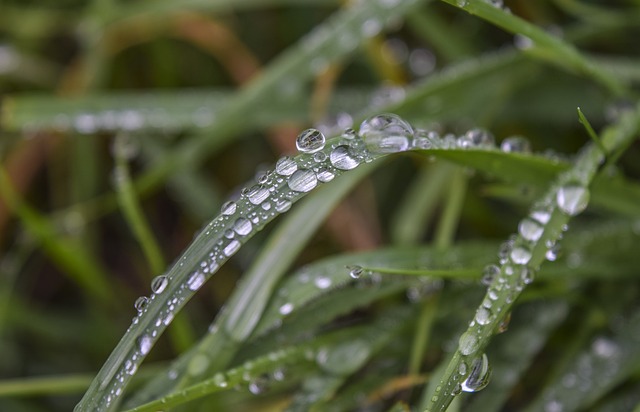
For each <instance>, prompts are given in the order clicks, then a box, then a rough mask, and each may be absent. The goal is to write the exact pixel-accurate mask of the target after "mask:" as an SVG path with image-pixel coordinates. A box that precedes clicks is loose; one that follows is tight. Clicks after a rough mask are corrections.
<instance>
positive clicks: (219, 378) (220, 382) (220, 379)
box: [213, 373, 229, 388]
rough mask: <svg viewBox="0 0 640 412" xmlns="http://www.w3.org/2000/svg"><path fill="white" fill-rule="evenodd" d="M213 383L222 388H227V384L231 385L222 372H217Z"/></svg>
mask: <svg viewBox="0 0 640 412" xmlns="http://www.w3.org/2000/svg"><path fill="white" fill-rule="evenodd" d="M213 383H214V384H215V385H216V386H218V387H220V388H226V387H227V385H229V383H228V382H227V380H226V379H225V377H224V375H223V374H222V373H216V374H215V375H213Z"/></svg>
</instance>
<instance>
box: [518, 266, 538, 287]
mask: <svg viewBox="0 0 640 412" xmlns="http://www.w3.org/2000/svg"><path fill="white" fill-rule="evenodd" d="M534 276H535V275H534V272H533V270H531V269H529V268H527V267H524V268H522V272H520V279H521V280H522V283H524V284H525V285H530V284H531V283H532V282H533V279H534Z"/></svg>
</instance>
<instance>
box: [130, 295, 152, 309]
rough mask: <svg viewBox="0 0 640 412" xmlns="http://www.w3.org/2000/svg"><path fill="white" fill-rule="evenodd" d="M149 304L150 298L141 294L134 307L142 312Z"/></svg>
mask: <svg viewBox="0 0 640 412" xmlns="http://www.w3.org/2000/svg"><path fill="white" fill-rule="evenodd" d="M148 304H149V298H147V297H146V296H140V297H139V298H138V299H136V301H135V302H134V304H133V307H134V308H135V309H136V310H137V311H138V312H142V311H143V310H144V308H146V307H147V305H148Z"/></svg>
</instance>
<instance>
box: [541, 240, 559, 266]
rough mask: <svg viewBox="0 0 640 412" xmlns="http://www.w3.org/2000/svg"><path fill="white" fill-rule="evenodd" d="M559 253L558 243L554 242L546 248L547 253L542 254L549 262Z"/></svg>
mask: <svg viewBox="0 0 640 412" xmlns="http://www.w3.org/2000/svg"><path fill="white" fill-rule="evenodd" d="M559 255H560V245H559V244H557V243H554V244H552V245H551V246H550V247H549V249H548V250H547V253H545V255H544V256H545V258H546V259H547V260H548V261H549V262H554V261H556V260H557V259H558V256H559Z"/></svg>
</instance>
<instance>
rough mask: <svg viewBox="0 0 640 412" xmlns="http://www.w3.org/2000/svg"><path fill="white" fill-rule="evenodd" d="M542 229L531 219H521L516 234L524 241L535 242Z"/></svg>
mask: <svg viewBox="0 0 640 412" xmlns="http://www.w3.org/2000/svg"><path fill="white" fill-rule="evenodd" d="M543 231H544V228H543V227H542V225H540V223H538V222H536V221H535V220H533V219H531V218H526V219H523V220H522V221H521V222H520V224H519V225H518V232H519V233H520V236H522V237H523V238H524V239H525V240H528V241H530V242H536V241H537V240H538V239H540V236H542V232H543Z"/></svg>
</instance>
